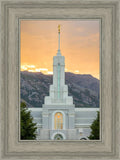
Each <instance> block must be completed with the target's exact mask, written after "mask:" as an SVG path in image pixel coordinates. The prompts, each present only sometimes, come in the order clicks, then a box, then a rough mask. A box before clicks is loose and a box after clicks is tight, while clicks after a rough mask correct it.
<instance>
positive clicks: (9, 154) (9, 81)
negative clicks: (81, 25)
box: [0, 0, 120, 160]
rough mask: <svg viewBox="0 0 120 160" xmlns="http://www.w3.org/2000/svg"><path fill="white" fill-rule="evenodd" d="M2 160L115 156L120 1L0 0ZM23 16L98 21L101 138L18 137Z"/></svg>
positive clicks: (117, 125)
mask: <svg viewBox="0 0 120 160" xmlns="http://www.w3.org/2000/svg"><path fill="white" fill-rule="evenodd" d="M0 2H1V22H2V25H1V32H0V33H1V53H0V56H1V57H0V67H1V70H0V73H1V76H0V82H1V90H0V91H1V92H0V105H1V142H0V143H1V156H0V159H9V158H11V159H87V160H88V159H91V158H92V159H94V158H95V159H101V158H103V159H119V152H120V151H119V123H120V122H119V105H120V100H119V96H120V82H119V77H120V74H119V58H120V57H119V54H120V53H119V51H120V50H119V43H120V35H119V33H120V28H119V26H120V25H119V24H120V23H119V22H120V21H119V14H120V12H119V9H120V1H119V0H107V1H106V0H97V1H96V0H73V1H71V0H53V1H50V0H37V1H36V0H26V1H25V0H8V1H4V0H1V1H0ZM21 19H99V20H101V29H102V30H101V55H100V56H101V70H100V72H101V100H100V103H101V108H102V110H101V124H102V125H101V135H102V137H101V140H100V141H60V142H57V141H20V140H19V127H18V126H19V125H18V122H19V114H18V113H19V112H18V109H19V103H20V101H19V100H20V98H19V96H20V95H19V92H20V73H19V68H20V62H19V60H20V54H19V53H20V46H19V21H20V20H21Z"/></svg>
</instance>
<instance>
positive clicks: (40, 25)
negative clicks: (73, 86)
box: [20, 20, 100, 79]
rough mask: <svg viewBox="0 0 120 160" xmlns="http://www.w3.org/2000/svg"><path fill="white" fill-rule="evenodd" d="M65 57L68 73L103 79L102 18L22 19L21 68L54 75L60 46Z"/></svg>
mask: <svg viewBox="0 0 120 160" xmlns="http://www.w3.org/2000/svg"><path fill="white" fill-rule="evenodd" d="M58 24H61V33H60V34H61V35H60V38H61V40H60V45H61V46H60V49H61V53H62V55H63V56H65V72H72V73H75V74H91V75H93V76H94V77H96V78H98V79H99V47H100V46H99V21H98V20H91V21H90V20H73V21H69V20H67V21H62V20H61V21H60V20H54V21H53V20H46V21H45V20H35V21H32V20H22V21H21V33H20V35H21V36H20V38H21V41H20V45H21V71H29V72H42V73H44V74H53V56H55V55H56V53H57V49H58V28H57V27H58Z"/></svg>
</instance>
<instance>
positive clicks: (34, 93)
mask: <svg viewBox="0 0 120 160" xmlns="http://www.w3.org/2000/svg"><path fill="white" fill-rule="evenodd" d="M65 77H66V78H65V83H66V84H67V85H68V92H69V95H70V96H73V102H74V104H75V107H99V80H98V79H96V78H94V77H92V76H91V75H81V74H73V73H70V72H67V73H65ZM50 84H52V75H44V74H42V73H40V72H38V73H33V72H27V71H22V72H21V100H23V101H25V102H26V103H27V106H28V107H42V104H43V103H44V97H45V96H47V95H49V86H50Z"/></svg>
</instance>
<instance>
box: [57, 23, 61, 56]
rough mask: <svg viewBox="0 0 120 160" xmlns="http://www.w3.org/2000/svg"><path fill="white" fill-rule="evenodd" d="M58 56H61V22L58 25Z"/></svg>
mask: <svg viewBox="0 0 120 160" xmlns="http://www.w3.org/2000/svg"><path fill="white" fill-rule="evenodd" d="M57 56H61V53H60V24H59V25H58V53H57Z"/></svg>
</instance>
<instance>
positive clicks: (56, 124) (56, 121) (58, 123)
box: [54, 112, 63, 129]
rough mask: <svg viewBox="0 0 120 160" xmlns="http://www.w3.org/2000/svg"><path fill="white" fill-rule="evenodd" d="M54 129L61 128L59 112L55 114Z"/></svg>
mask: <svg viewBox="0 0 120 160" xmlns="http://www.w3.org/2000/svg"><path fill="white" fill-rule="evenodd" d="M54 129H63V115H62V113H61V112H57V113H56V114H55V117H54Z"/></svg>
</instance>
